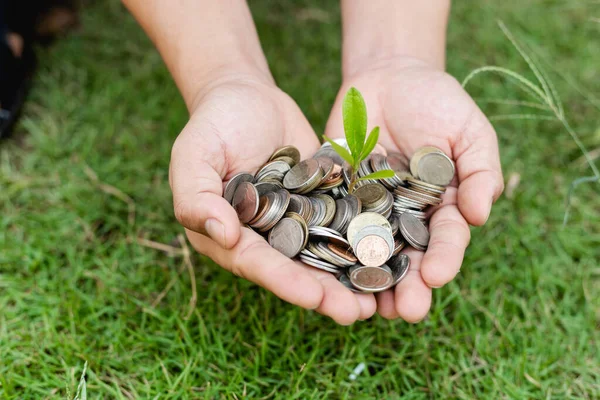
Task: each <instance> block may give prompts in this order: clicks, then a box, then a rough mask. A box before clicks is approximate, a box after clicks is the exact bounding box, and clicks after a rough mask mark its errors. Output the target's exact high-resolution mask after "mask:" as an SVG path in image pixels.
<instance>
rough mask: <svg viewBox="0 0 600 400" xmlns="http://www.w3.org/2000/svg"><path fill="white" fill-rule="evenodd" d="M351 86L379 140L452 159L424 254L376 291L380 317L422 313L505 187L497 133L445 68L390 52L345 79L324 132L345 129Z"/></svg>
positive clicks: (338, 133) (414, 318) (412, 318)
mask: <svg viewBox="0 0 600 400" xmlns="http://www.w3.org/2000/svg"><path fill="white" fill-rule="evenodd" d="M352 86H353V87H356V88H357V89H358V90H359V91H360V92H361V93H362V94H363V97H364V99H365V102H366V105H367V113H368V119H369V120H368V130H369V131H370V130H371V129H372V128H373V127H375V126H376V125H378V126H379V127H380V129H381V130H380V136H379V143H380V144H382V145H383V146H384V147H385V148H386V149H387V150H388V151H397V152H400V153H402V154H403V155H404V156H406V157H407V158H408V159H410V157H411V156H412V155H413V153H414V152H415V151H416V150H417V149H418V148H420V147H422V146H427V145H430V146H436V147H438V148H440V149H442V150H443V151H444V152H445V153H446V154H447V155H449V156H450V157H451V158H452V159H453V160H454V162H455V163H456V175H457V176H456V177H455V179H454V182H453V183H452V184H451V186H450V187H448V190H447V191H446V193H445V194H444V196H443V200H444V201H443V203H442V205H440V206H438V207H437V208H436V209H435V210H434V212H433V214H432V216H431V219H430V224H429V230H430V233H431V239H430V242H429V247H428V249H427V251H426V252H425V253H422V252H419V251H416V250H414V249H407V250H404V251H403V252H405V253H406V254H408V255H409V256H410V258H411V267H410V270H409V273H408V275H407V276H406V278H405V279H404V280H403V281H402V282H400V284H398V285H397V286H396V288H395V289H394V290H388V291H386V292H383V293H379V294H378V296H377V303H378V304H377V310H378V312H379V314H381V315H382V316H383V317H385V318H389V319H392V318H397V317H401V318H403V319H404V320H406V321H408V322H418V321H420V320H422V319H423V318H424V317H425V316H426V315H427V312H428V311H429V308H430V306H431V288H438V287H441V286H443V285H445V284H446V283H448V282H450V281H451V280H452V279H453V278H454V276H455V275H456V274H457V273H458V272H459V271H460V268H461V264H462V261H463V257H464V253H465V249H466V247H467V245H468V244H469V241H470V230H469V224H471V225H483V224H484V223H485V222H486V221H487V219H488V216H489V214H490V210H491V207H492V204H493V202H494V201H495V200H496V199H497V198H498V197H499V196H500V194H501V193H502V191H503V189H504V182H503V178H502V171H501V167H500V159H499V154H498V143H497V139H496V133H495V132H494V129H493V127H492V125H491V124H490V122H489V121H488V120H487V118H486V117H485V115H484V114H483V113H482V112H481V110H480V109H479V108H478V107H477V105H476V104H475V102H474V101H473V100H472V99H471V97H470V96H469V95H468V94H467V93H466V92H465V91H464V90H463V89H462V87H461V85H460V84H459V83H458V82H457V81H456V80H455V79H454V78H452V77H451V76H450V75H448V74H446V73H444V72H443V71H440V70H437V69H435V68H433V67H431V66H429V65H428V64H427V63H425V62H423V61H420V60H417V59H409V58H396V59H388V60H385V61H383V62H379V63H377V64H372V65H371V66H369V68H366V69H364V70H362V71H353V73H352V74H351V75H350V76H349V77H347V78H345V79H344V82H343V85H342V88H341V90H340V92H339V94H338V97H337V99H336V102H335V105H334V107H333V110H332V113H331V116H330V119H329V121H328V123H327V128H326V132H325V134H326V135H327V136H328V137H330V138H337V137H343V136H344V129H343V122H342V100H343V98H344V95H345V94H346V92H347V91H348V89H349V88H350V87H352Z"/></svg>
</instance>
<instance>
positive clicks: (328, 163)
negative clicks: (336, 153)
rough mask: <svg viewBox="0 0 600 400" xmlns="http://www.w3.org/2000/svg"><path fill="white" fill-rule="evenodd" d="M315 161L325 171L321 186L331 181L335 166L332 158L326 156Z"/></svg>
mask: <svg viewBox="0 0 600 400" xmlns="http://www.w3.org/2000/svg"><path fill="white" fill-rule="evenodd" d="M314 159H315V160H317V162H318V163H319V166H320V167H321V170H322V171H323V177H322V178H321V182H320V183H319V186H320V185H322V184H323V183H324V182H326V181H327V180H328V179H329V177H330V176H331V174H332V173H333V168H334V165H335V164H334V162H333V160H332V159H331V158H329V157H325V156H321V157H314Z"/></svg>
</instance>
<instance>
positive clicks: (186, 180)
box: [169, 126, 240, 249]
mask: <svg viewBox="0 0 600 400" xmlns="http://www.w3.org/2000/svg"><path fill="white" fill-rule="evenodd" d="M201 128H202V127H197V126H196V127H194V132H189V131H188V132H186V131H185V130H184V132H182V134H181V135H180V136H179V137H178V138H177V140H176V141H175V144H174V145H173V149H172V151H171V165H170V168H169V182H170V185H171V190H172V192H173V207H174V211H175V217H176V218H177V220H178V221H179V223H181V225H183V226H184V227H186V228H188V229H190V230H192V231H194V232H198V233H202V234H207V235H208V236H210V237H211V238H212V239H213V240H214V241H215V242H217V243H218V244H219V245H220V246H222V247H223V248H226V249H229V248H231V247H233V246H234V245H235V244H236V243H237V242H238V240H239V238H240V221H239V219H238V216H237V213H236V212H235V210H234V209H233V207H232V206H231V205H230V204H229V203H228V202H227V200H225V199H224V198H223V197H222V196H223V182H222V179H221V174H220V173H219V171H221V172H222V174H223V175H225V170H226V166H225V154H224V151H225V150H224V148H223V147H222V146H221V145H220V144H219V143H217V142H219V140H218V139H215V138H217V136H214V135H212V136H211V135H210V130H202V129H201ZM186 129H187V128H186Z"/></svg>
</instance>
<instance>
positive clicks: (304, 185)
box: [283, 158, 323, 193]
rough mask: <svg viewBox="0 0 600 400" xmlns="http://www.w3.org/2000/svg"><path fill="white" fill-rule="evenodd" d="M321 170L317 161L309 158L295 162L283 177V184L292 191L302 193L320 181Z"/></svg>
mask: <svg viewBox="0 0 600 400" xmlns="http://www.w3.org/2000/svg"><path fill="white" fill-rule="evenodd" d="M322 176H323V170H322V169H321V167H320V166H319V162H318V161H317V160H315V159H312V158H309V159H307V160H304V161H301V162H300V163H298V164H296V165H295V166H294V167H293V168H292V169H291V170H290V171H289V172H288V173H287V174H286V175H285V177H284V178H283V186H284V187H285V188H286V189H288V190H290V191H293V192H296V193H303V192H308V191H310V190H312V189H314V185H315V184H318V183H320V181H321V177H322Z"/></svg>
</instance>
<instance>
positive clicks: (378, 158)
mask: <svg viewBox="0 0 600 400" xmlns="http://www.w3.org/2000/svg"><path fill="white" fill-rule="evenodd" d="M370 162H371V169H372V170H373V172H377V171H382V170H392V167H391V166H390V164H389V163H388V157H385V156H383V155H381V154H373V155H371V158H370ZM394 172H396V171H394ZM379 182H381V183H382V184H383V185H384V186H385V187H386V188H388V189H390V190H394V189H395V188H396V187H398V186H400V185H402V183H403V182H402V179H400V178H399V177H398V175H394V176H393V177H391V178H383V179H380V180H379Z"/></svg>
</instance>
